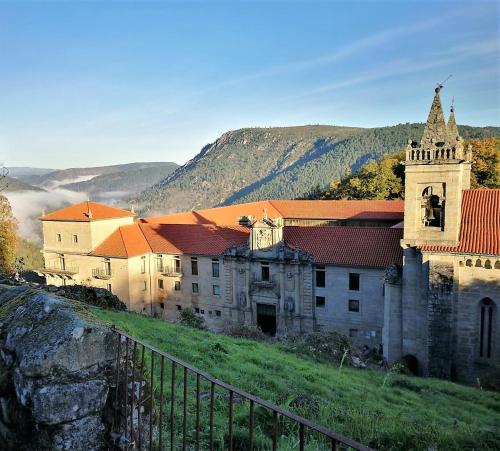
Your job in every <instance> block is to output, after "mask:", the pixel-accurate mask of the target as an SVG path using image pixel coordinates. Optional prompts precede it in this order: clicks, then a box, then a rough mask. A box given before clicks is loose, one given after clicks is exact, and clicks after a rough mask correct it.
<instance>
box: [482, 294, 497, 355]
mask: <svg viewBox="0 0 500 451" xmlns="http://www.w3.org/2000/svg"><path fill="white" fill-rule="evenodd" d="M494 307H495V303H494V302H493V301H492V300H491V299H490V298H484V299H482V300H481V302H480V303H479V357H481V358H484V359H491V357H492V355H493V349H492V347H493V314H494V311H493V310H494Z"/></svg>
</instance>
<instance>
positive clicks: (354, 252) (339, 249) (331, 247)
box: [284, 227, 403, 268]
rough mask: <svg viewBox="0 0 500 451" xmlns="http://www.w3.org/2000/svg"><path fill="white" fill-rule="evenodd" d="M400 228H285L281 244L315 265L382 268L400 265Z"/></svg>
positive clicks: (401, 255)
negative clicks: (309, 258)
mask: <svg viewBox="0 0 500 451" xmlns="http://www.w3.org/2000/svg"><path fill="white" fill-rule="evenodd" d="M402 237H403V230H402V229H391V228H383V227H285V229H284V238H285V242H286V243H287V244H289V245H292V246H294V247H298V248H299V249H300V250H302V251H305V252H307V253H309V254H311V255H312V257H313V259H314V261H315V262H316V263H325V264H327V263H329V264H334V265H341V266H363V267H372V268H386V267H388V266H390V265H392V264H394V263H395V264H397V265H402V263H403V250H402V248H401V245H400V240H401V238H402Z"/></svg>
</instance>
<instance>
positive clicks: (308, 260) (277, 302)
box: [40, 89, 500, 381]
mask: <svg viewBox="0 0 500 451" xmlns="http://www.w3.org/2000/svg"><path fill="white" fill-rule="evenodd" d="M470 170H471V150H470V149H468V148H465V147H464V144H463V140H462V138H461V137H460V136H459V133H458V129H457V127H456V124H455V118H454V113H453V111H452V112H451V115H450V119H449V121H448V124H446V122H445V119H444V114H443V110H442V107H441V101H440V98H439V89H437V91H436V93H435V97H434V101H433V103H432V107H431V111H430V113H429V118H428V120H427V124H426V127H425V131H424V134H423V136H422V139H421V141H420V143H417V142H415V141H411V140H410V141H409V143H408V147H407V153H406V162H405V172H406V185H405V186H406V188H405V201H404V202H402V201H300V200H297V201H288V200H269V201H261V202H252V203H247V204H240V205H232V206H227V207H220V208H212V209H206V210H198V211H192V212H185V213H179V214H173V215H167V216H161V217H153V218H142V219H134V217H133V216H134V215H133V213H131V212H128V211H125V210H120V209H116V208H113V207H108V206H105V205H101V204H97V203H94V202H83V203H81V204H77V205H74V206H71V207H68V208H65V209H62V210H59V211H56V212H53V213H49V214H47V215H44V216H43V217H42V218H41V220H42V222H43V232H44V250H43V252H44V258H45V268H44V269H41V270H40V272H41V273H43V274H45V275H46V277H47V282H48V283H53V284H56V285H61V284H74V283H77V284H89V285H93V286H98V287H104V288H107V289H109V290H111V291H113V292H114V293H115V294H117V295H118V297H119V298H120V299H121V300H122V301H124V302H125V303H126V304H127V306H128V308H129V309H131V310H135V311H139V312H143V313H146V314H151V315H154V316H157V317H161V318H164V319H167V320H175V319H176V318H177V315H178V311H179V310H182V309H184V308H187V307H191V308H193V309H194V310H195V312H196V313H197V314H199V315H201V316H203V317H204V318H205V321H206V323H207V325H208V326H209V327H210V328H212V329H214V330H222V329H223V328H224V327H226V326H227V325H228V324H255V325H258V326H260V327H261V328H262V329H263V330H264V331H265V332H266V333H269V334H278V335H284V334H289V333H308V332H312V331H315V330H322V329H335V330H338V331H341V332H343V333H345V334H347V335H349V336H350V337H351V338H352V339H353V341H355V342H356V343H357V344H359V345H364V344H366V345H368V346H370V347H378V346H379V345H381V344H382V345H383V349H384V354H385V356H386V357H387V359H388V360H389V361H390V362H392V361H395V360H397V359H399V358H401V357H403V356H407V355H410V356H413V357H415V358H416V361H417V363H418V370H419V372H420V374H423V375H431V376H438V377H446V378H453V379H458V380H462V381H472V380H473V379H474V378H475V377H476V376H477V375H478V374H480V373H481V371H482V370H483V369H487V368H489V367H490V366H491V365H494V364H498V363H499V362H500V333H499V332H498V331H499V326H500V324H499V321H500V318H499V315H498V303H499V302H500V284H499V279H500V220H499V218H500V190H486V189H479V190H471V189H470ZM403 220H404V226H403Z"/></svg>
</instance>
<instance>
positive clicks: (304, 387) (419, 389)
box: [92, 309, 500, 450]
mask: <svg viewBox="0 0 500 451" xmlns="http://www.w3.org/2000/svg"><path fill="white" fill-rule="evenodd" d="M92 312H93V314H94V315H95V316H97V317H98V318H99V320H100V321H104V322H108V323H113V324H115V325H116V326H117V327H119V328H120V329H122V330H124V331H126V332H127V333H129V334H130V335H132V336H134V337H137V338H139V339H142V340H144V341H145V342H147V343H149V344H151V345H152V346H155V347H157V348H160V349H162V350H164V351H166V352H167V353H170V354H172V355H174V356H176V357H178V358H180V359H182V360H184V361H185V362H188V363H191V364H193V365H195V366H197V367H198V368H200V369H202V370H205V371H207V372H209V373H210V374H212V375H213V376H216V377H217V378H219V379H221V380H223V381H225V382H228V383H230V384H233V385H235V386H237V387H239V388H241V389H243V390H246V391H248V392H250V393H253V394H256V395H257V396H259V397H261V398H263V399H266V400H268V401H272V402H274V403H276V404H278V405H281V406H283V407H285V408H288V409H290V410H292V411H293V412H295V413H297V414H299V415H302V416H304V417H306V418H309V419H311V420H313V421H316V422H318V423H320V424H323V425H324V426H326V427H328V428H330V429H332V430H334V431H337V432H339V433H341V434H344V435H346V436H349V437H352V438H354V439H356V440H358V441H360V442H362V443H364V444H366V445H368V446H371V447H373V448H377V449H385V450H402V449H404V450H427V449H432V450H454V449H457V450H458V449H462V450H463V449H477V450H479V449H481V450H487V449H491V450H493V449H500V428H499V427H498V426H499V424H500V395H499V394H497V393H492V392H486V391H481V390H479V389H476V388H471V387H465V386H461V385H457V384H454V383H450V382H446V381H442V380H436V379H419V378H409V377H405V376H400V375H391V376H389V377H388V378H387V380H386V383H385V384H384V378H385V377H386V375H385V374H384V373H381V372H376V371H372V370H356V369H352V368H345V367H344V368H342V369H341V370H340V369H339V368H337V367H333V366H330V365H327V364H324V363H320V362H318V361H315V360H314V359H312V358H302V357H298V356H296V355H293V354H290V353H289V352H287V351H285V350H284V349H283V348H282V347H281V345H279V344H275V345H270V344H264V343H258V342H254V341H249V340H242V339H235V338H231V337H227V336H222V335H216V334H212V333H209V332H204V331H199V330H195V329H190V328H186V327H183V326H179V325H174V324H170V323H166V322H164V321H161V320H156V319H152V318H148V317H144V316H141V315H138V314H133V313H127V312H120V313H119V312H111V311H104V310H99V309H93V310H92ZM157 366H158V364H157ZM179 371H180V370H179ZM166 374H167V375H169V374H170V366H167V372H166ZM181 374H182V373H181V372H179V378H178V379H182V376H181ZM155 377H156V380H158V372H156V376H155ZM166 380H167V381H168V380H169V379H168V377H167V379H166ZM189 384H190V385H189V387H190V389H191V390H192V387H193V386H194V382H193V381H190V382H189ZM167 385H168V384H167ZM155 389H156V392H158V387H156V388H155ZM202 389H203V387H202ZM205 390H208V388H207V387H205ZM177 393H178V394H177V395H176V396H177V399H179V398H180V397H181V394H182V384H179V385H178V388H177ZM192 393H193V392H192V391H190V397H193V395H192ZM205 393H207V392H206V391H205ZM167 396H168V393H167ZM226 404H227V400H224V399H221V400H219V402H218V404H217V405H216V407H217V409H218V411H220V410H221V409H222V410H223V409H224V406H225V405H226ZM193 408H194V407H193V405H192V403H191V404H189V406H188V411H189V412H191V413H192V409H193ZM206 408H207V402H204V403H203V404H202V409H203V411H204V412H205V413H206V410H207V409H206ZM178 409H179V410H178V411H179V412H181V411H182V406H181V405H179V406H178ZM166 412H168V410H166ZM247 415H248V407H247V405H243V404H236V405H235V434H236V436H237V437H238V434H240V436H241V437H244V431H245V430H246V425H247V424H248V423H247V422H248V416H247ZM255 416H256V425H257V431H258V434H257V437H256V449H269V440H268V439H267V438H266V437H268V436H269V434H270V431H269V430H268V429H266V426H265V425H266V424H270V419H271V417H270V415H268V414H266V412H264V411H262V410H260V409H259V408H256V411H255ZM203 418H204V420H206V416H205V417H203ZM216 421H217V436H216V438H217V439H218V440H219V445H220V446H221V447H222V445H223V444H224V438H225V430H226V429H225V428H226V424H225V422H221V421H222V420H221V421H219V420H216ZM202 424H206V422H203V421H202ZM191 428H192V424H191V423H190V424H189V425H188V431H191V432H192V429H191ZM282 431H284V432H283V436H282V437H281V440H280V445H281V447H280V448H279V449H292V448H293V446H296V440H295V437H296V434H295V432H296V431H295V430H292V428H291V427H289V428H288V429H287V427H286V425H282ZM202 437H205V438H206V431H204V435H203V436H202ZM242 440H243V439H242ZM236 448H237V449H245V445H244V444H241V445H240V446H239V447H238V446H237V447H236ZM306 449H309V450H312V449H315V450H316V449H325V448H324V447H323V446H322V445H321V443H320V442H318V441H314V440H313V439H312V440H310V442H309V445H308V447H307V448H306Z"/></svg>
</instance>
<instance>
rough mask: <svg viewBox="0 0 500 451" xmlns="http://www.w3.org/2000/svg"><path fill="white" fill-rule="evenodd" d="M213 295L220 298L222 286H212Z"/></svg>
mask: <svg viewBox="0 0 500 451" xmlns="http://www.w3.org/2000/svg"><path fill="white" fill-rule="evenodd" d="M212 294H213V295H214V296H220V285H212Z"/></svg>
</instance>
